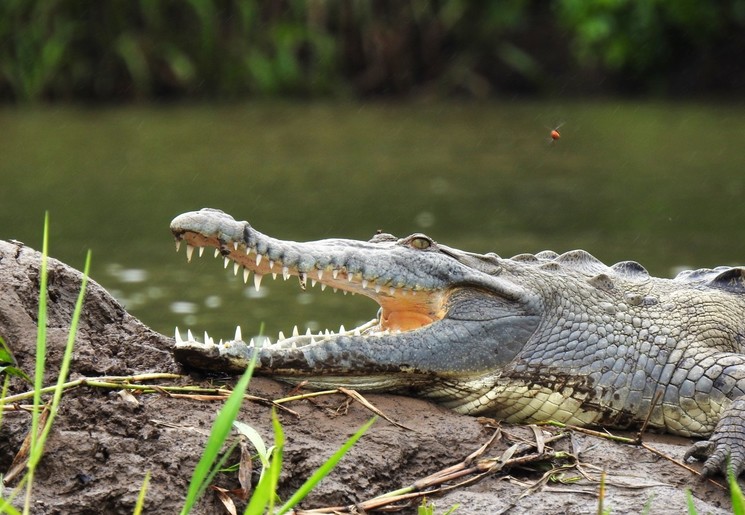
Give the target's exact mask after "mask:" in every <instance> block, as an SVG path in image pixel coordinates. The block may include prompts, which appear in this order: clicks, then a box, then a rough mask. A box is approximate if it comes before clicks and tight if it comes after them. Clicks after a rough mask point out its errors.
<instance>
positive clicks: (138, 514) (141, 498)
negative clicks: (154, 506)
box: [132, 470, 150, 515]
mask: <svg viewBox="0 0 745 515" xmlns="http://www.w3.org/2000/svg"><path fill="white" fill-rule="evenodd" d="M149 484H150V471H149V470H148V471H147V472H145V479H144V480H143V481H142V487H140V495H138V496H137V503H136V504H135V510H134V511H133V512H132V515H142V507H143V506H144V505H145V495H146V494H147V487H148V485H149Z"/></svg>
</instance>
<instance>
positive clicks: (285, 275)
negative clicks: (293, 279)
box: [282, 266, 290, 281]
mask: <svg viewBox="0 0 745 515" xmlns="http://www.w3.org/2000/svg"><path fill="white" fill-rule="evenodd" d="M289 277H290V269H289V268H287V267H286V266H283V267H282V279H284V280H285V281H286V280H287V279H288V278H289Z"/></svg>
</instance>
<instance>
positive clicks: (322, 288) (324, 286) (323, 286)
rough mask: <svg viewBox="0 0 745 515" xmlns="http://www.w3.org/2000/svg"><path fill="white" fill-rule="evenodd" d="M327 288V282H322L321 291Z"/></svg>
mask: <svg viewBox="0 0 745 515" xmlns="http://www.w3.org/2000/svg"><path fill="white" fill-rule="evenodd" d="M325 289H326V283H321V291H323V290H325Z"/></svg>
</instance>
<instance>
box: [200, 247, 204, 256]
mask: <svg viewBox="0 0 745 515" xmlns="http://www.w3.org/2000/svg"><path fill="white" fill-rule="evenodd" d="M202 254H204V247H199V257H202Z"/></svg>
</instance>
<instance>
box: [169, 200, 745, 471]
mask: <svg viewBox="0 0 745 515" xmlns="http://www.w3.org/2000/svg"><path fill="white" fill-rule="evenodd" d="M171 231H172V233H173V235H174V237H175V239H176V246H177V250H178V248H179V246H180V244H182V243H185V244H186V256H187V259H188V260H191V259H192V256H193V254H194V251H195V249H199V250H198V252H199V255H201V254H202V251H203V250H204V248H205V247H214V249H215V256H220V255H222V256H223V257H224V262H225V266H226V267H227V266H229V264H231V263H232V264H233V268H234V270H235V272H236V274H238V273H239V272H241V271H242V274H243V278H244V281H247V280H248V278H249V277H250V274H251V273H253V274H254V282H255V284H256V287H257V288H258V287H259V285H260V283H261V279H262V277H264V276H266V275H272V276H274V277H275V278H276V277H277V276H278V275H281V276H283V277H284V278H285V279H287V278H288V277H289V276H296V277H297V278H298V280H299V283H300V287H301V288H306V287H307V283H308V282H310V283H311V285H315V284H318V283H320V285H321V287H322V288H325V287H331V288H334V289H336V290H344V291H346V292H353V293H357V294H361V295H365V296H367V297H369V298H371V299H373V300H374V301H375V302H377V303H378V305H379V306H380V307H379V310H378V312H377V315H376V316H375V317H374V318H373V319H372V320H371V321H369V322H367V323H365V324H363V325H361V326H360V327H357V328H353V329H349V330H345V329H344V328H343V327H342V328H340V330H339V332H337V333H330V332H326V333H320V334H316V335H312V334H309V333H306V334H300V333H299V332H298V331H297V330H295V331H294V332H293V334H292V335H291V336H289V337H285V336H284V335H281V334H280V337H279V339H278V340H277V341H276V342H271V341H270V340H269V339H268V338H259V339H251V340H250V341H249V342H245V341H243V338H242V335H241V331H240V328H238V329H237V330H236V335H235V338H234V339H233V340H228V341H222V340H221V341H219V342H217V343H216V342H215V341H214V339H213V338H211V337H210V336H209V335H207V334H205V337H204V341H198V340H197V339H196V338H194V337H193V336H192V334H191V332H190V331H189V333H188V335H187V337H186V338H183V337H182V336H181V334H180V333H179V331H178V329H177V330H176V346H175V350H174V352H175V355H176V358H177V359H178V360H179V361H181V362H183V363H185V364H187V365H191V366H195V367H199V368H203V369H212V370H219V371H232V372H239V371H241V370H243V369H245V367H246V366H248V363H249V362H250V360H251V358H252V357H255V360H256V361H255V363H256V372H257V373H259V374H265V375H271V376H273V377H275V378H277V379H279V380H282V381H287V382H290V383H298V382H301V381H302V382H305V383H307V384H308V385H309V386H311V387H315V388H327V387H338V386H345V387H353V388H356V389H358V390H360V391H393V392H406V393H409V394H413V395H417V396H421V397H425V398H429V399H432V400H434V401H435V402H438V403H440V404H442V405H444V406H446V407H448V408H451V409H453V410H455V411H457V412H460V413H464V414H491V415H494V416H497V417H499V418H500V419H502V420H505V421H507V422H515V423H531V422H541V421H547V420H556V421H559V422H564V423H568V424H575V425H581V426H603V427H613V428H633V427H636V428H638V427H640V426H642V425H644V424H648V427H649V428H653V429H656V430H658V431H663V432H669V433H672V434H677V435H683V436H687V437H697V438H703V439H702V440H699V441H697V442H695V443H694V444H693V446H692V447H691V448H690V449H689V450H688V452H687V453H686V456H685V459H691V458H693V459H700V460H702V461H704V465H703V472H704V473H705V474H714V473H718V472H725V471H726V467H727V464H728V463H731V466H732V468H733V470H734V472H735V473H736V474H739V473H740V472H741V471H742V470H743V469H744V468H745V425H744V424H743V416H744V415H745V396H744V395H743V393H744V392H745V354H743V337H744V336H745V279H744V277H745V268H742V267H718V268H714V269H702V270H692V271H686V272H681V273H680V274H679V275H678V276H677V277H676V278H674V279H662V278H656V277H652V276H650V274H649V273H648V272H647V271H646V270H645V269H644V267H642V266H641V265H640V264H638V263H636V262H634V261H624V262H620V263H617V264H615V265H613V266H607V265H605V264H603V263H602V262H601V261H599V260H598V259H596V258H595V257H593V256H592V255H591V254H589V253H588V252H585V251H583V250H573V251H570V252H565V253H563V254H557V253H555V252H551V251H543V252H539V253H537V254H520V255H517V256H513V257H511V258H509V259H506V258H502V257H500V256H498V255H497V254H494V253H488V254H483V255H482V254H477V253H471V252H464V251H461V250H457V249H454V248H451V247H448V246H446V245H443V244H439V243H437V242H435V241H434V240H433V239H432V238H430V237H428V236H426V235H424V234H418V233H417V234H412V235H410V236H408V237H405V238H397V237H394V236H392V235H390V234H386V233H382V232H379V233H378V234H375V235H374V236H373V237H372V239H370V240H369V241H356V240H348V239H324V240H319V241H312V242H305V243H299V242H293V241H283V240H279V239H275V238H271V237H269V236H266V235H264V234H262V233H260V232H258V231H256V230H255V229H254V228H253V227H252V226H251V225H250V224H249V223H248V222H245V221H236V220H235V219H234V218H233V217H231V216H230V215H228V214H226V213H224V212H222V211H219V210H216V209H208V208H205V209H202V210H199V211H194V212H189V213H185V214H182V215H180V216H178V217H176V218H175V219H174V220H173V221H172V223H171Z"/></svg>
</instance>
